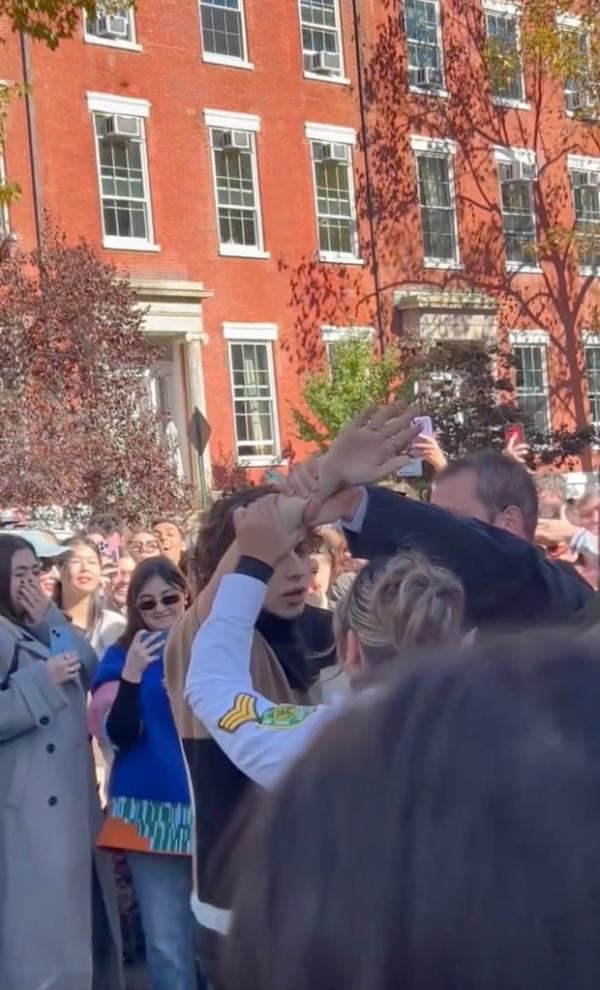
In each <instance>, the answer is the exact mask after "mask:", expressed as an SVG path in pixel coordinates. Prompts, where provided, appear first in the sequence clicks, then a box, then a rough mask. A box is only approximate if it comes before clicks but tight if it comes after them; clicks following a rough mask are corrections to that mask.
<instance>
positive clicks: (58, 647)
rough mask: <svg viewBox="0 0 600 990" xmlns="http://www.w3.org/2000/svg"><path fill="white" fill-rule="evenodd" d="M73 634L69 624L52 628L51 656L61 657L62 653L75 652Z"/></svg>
mask: <svg viewBox="0 0 600 990" xmlns="http://www.w3.org/2000/svg"><path fill="white" fill-rule="evenodd" d="M74 651H75V644H74V642H73V635H72V633H71V630H70V629H69V628H68V627H67V626H60V627H59V628H57V627H56V626H55V627H53V628H52V629H51V630H50V656H51V657H59V656H60V655H61V654H62V653H73V652H74Z"/></svg>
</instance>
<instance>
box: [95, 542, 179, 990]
mask: <svg viewBox="0 0 600 990" xmlns="http://www.w3.org/2000/svg"><path fill="white" fill-rule="evenodd" d="M187 597H188V592H187V585H186V582H185V578H184V576H183V574H182V573H181V571H180V570H179V569H178V568H177V567H176V566H175V565H174V564H172V563H171V562H170V561H169V560H167V559H166V558H165V557H156V558H150V559H148V560H144V561H142V563H140V564H138V566H137V567H136V569H135V571H134V573H133V577H132V580H131V584H130V586H129V592H128V598H127V614H128V619H127V626H126V629H125V632H124V633H123V635H122V636H121V638H120V639H119V640H118V641H117V643H115V644H114V645H113V646H111V647H110V648H109V649H108V650H107V652H106V653H105V655H104V657H103V658H102V660H101V662H100V664H99V666H98V669H97V672H96V676H95V678H94V687H93V690H94V691H95V692H98V691H101V690H106V688H107V686H108V685H111V686H112V687H113V688H114V689H115V691H116V694H115V698H114V702H113V704H112V707H111V708H110V711H109V713H108V716H107V718H106V720H105V726H104V728H105V732H106V735H107V736H108V739H109V740H110V742H111V744H112V746H113V747H114V749H115V756H114V761H113V764H112V770H111V775H110V781H109V787H108V793H109V815H108V817H107V819H106V822H105V824H104V828H103V830H102V833H101V835H100V840H99V845H100V846H101V847H102V848H108V849H112V850H118V851H121V852H124V853H125V855H126V857H127V861H128V864H129V867H130V870H131V875H132V878H133V886H134V890H135V894H136V897H137V900H138V904H139V907H140V914H141V918H142V927H143V930H144V937H145V941H146V957H147V963H148V968H149V971H150V978H151V985H152V988H153V990H196V986H197V984H196V973H195V963H194V922H193V915H192V912H191V908H190V895H191V887H192V874H191V858H190V857H191V848H192V836H191V808H190V798H189V789H188V783H187V776H186V771H185V767H184V762H183V757H182V753H181V748H180V745H179V738H178V735H177V731H176V729H175V724H174V722H173V716H172V715H171V709H170V706H169V700H168V697H167V692H166V690H165V686H164V672H163V649H164V645H165V641H166V638H167V635H168V632H169V630H170V629H171V627H172V626H173V625H174V623H175V622H176V621H177V620H178V619H179V618H180V616H182V615H183V613H184V611H185V608H186V604H187Z"/></svg>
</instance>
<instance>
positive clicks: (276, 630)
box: [236, 557, 335, 692]
mask: <svg viewBox="0 0 600 990" xmlns="http://www.w3.org/2000/svg"><path fill="white" fill-rule="evenodd" d="M236 572H237V573H238V574H247V575H248V576H249V577H255V578H257V579H258V580H259V581H264V583H265V584H267V583H268V581H269V579H270V577H271V574H272V573H273V571H272V568H270V567H269V566H268V565H267V564H264V563H263V562H262V561H259V560H255V559H254V558H253V557H241V558H240V560H239V562H238V565H237V567H236ZM331 625H332V616H331V612H327V611H325V610H324V609H320V608H314V607H313V606H312V605H307V606H306V607H305V609H304V611H303V612H302V614H301V615H299V616H298V618H296V619H282V618H281V616H279V615H273V613H272V612H267V611H266V610H265V609H263V610H262V612H261V613H260V615H259V617H258V621H257V623H256V628H257V629H258V631H259V633H260V634H261V635H262V636H264V638H265V640H266V642H267V643H268V644H269V646H270V647H271V649H272V650H273V652H274V654H275V656H276V657H277V659H278V660H279V663H280V664H281V666H282V667H283V670H284V673H285V676H286V677H287V680H288V683H289V685H290V687H291V688H292V689H293V690H294V691H303V692H306V691H309V690H310V688H311V687H312V685H313V684H314V683H315V681H316V680H317V678H318V676H319V672H320V671H321V670H322V669H323V668H324V667H331V666H332V665H333V664H334V663H335V643H334V641H333V632H332V628H331Z"/></svg>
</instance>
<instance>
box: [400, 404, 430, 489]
mask: <svg viewBox="0 0 600 990" xmlns="http://www.w3.org/2000/svg"><path fill="white" fill-rule="evenodd" d="M413 423H414V424H415V425H417V424H418V426H419V427H420V430H419V436H420V437H432V436H433V423H432V421H431V417H430V416H415V418H414V420H413ZM396 473H397V475H398V477H399V478H419V477H420V476H421V475H422V474H423V461H422V460H421V458H420V457H411V459H410V460H409V462H408V464H405V465H404V467H401V468H400V470H399V471H397V472H396Z"/></svg>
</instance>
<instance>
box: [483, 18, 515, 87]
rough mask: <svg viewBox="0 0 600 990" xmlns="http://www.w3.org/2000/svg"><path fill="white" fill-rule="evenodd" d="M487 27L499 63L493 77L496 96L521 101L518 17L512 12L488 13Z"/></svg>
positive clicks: (491, 47) (489, 41)
mask: <svg viewBox="0 0 600 990" xmlns="http://www.w3.org/2000/svg"><path fill="white" fill-rule="evenodd" d="M486 28H487V36H488V44H489V46H490V49H491V52H492V53H493V54H494V55H496V56H497V58H496V59H495V60H494V61H495V62H497V63H498V65H497V66H496V71H495V73H494V75H495V76H496V78H493V79H492V87H493V92H494V96H497V97H500V98H501V99H505V100H517V101H519V102H521V101H522V100H523V99H524V93H523V75H522V66H521V57H520V52H519V31H518V22H517V19H516V17H513V16H512V15H510V14H492V13H488V14H486ZM502 63H504V64H502Z"/></svg>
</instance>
